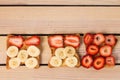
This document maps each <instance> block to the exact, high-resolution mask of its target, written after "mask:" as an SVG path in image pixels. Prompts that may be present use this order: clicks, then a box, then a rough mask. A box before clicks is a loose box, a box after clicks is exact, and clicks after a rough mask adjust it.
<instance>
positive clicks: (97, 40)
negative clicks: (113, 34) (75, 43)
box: [93, 33, 105, 45]
mask: <svg viewBox="0 0 120 80" xmlns="http://www.w3.org/2000/svg"><path fill="white" fill-rule="evenodd" d="M104 41H105V37H104V35H103V34H101V33H98V34H96V35H94V40H93V43H94V44H96V45H101V44H102V43H104Z"/></svg>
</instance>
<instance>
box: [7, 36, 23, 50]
mask: <svg viewBox="0 0 120 80" xmlns="http://www.w3.org/2000/svg"><path fill="white" fill-rule="evenodd" d="M8 44H9V45H13V46H16V47H18V48H21V47H22V45H23V37H22V36H10V37H9V38H8Z"/></svg>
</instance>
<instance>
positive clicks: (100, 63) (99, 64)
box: [93, 56, 105, 70]
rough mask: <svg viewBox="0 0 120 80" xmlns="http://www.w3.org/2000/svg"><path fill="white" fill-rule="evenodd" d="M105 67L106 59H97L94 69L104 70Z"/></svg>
mask: <svg viewBox="0 0 120 80" xmlns="http://www.w3.org/2000/svg"><path fill="white" fill-rule="evenodd" d="M104 65H105V59H104V58H103V57H101V56H99V57H97V58H95V60H94V62H93V67H94V68H95V69H97V70H99V69H102V68H103V67H104Z"/></svg>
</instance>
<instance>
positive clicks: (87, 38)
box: [84, 33, 93, 45]
mask: <svg viewBox="0 0 120 80" xmlns="http://www.w3.org/2000/svg"><path fill="white" fill-rule="evenodd" d="M92 42H93V34H90V33H87V34H85V36H84V43H85V44H86V45H89V44H91V43H92Z"/></svg>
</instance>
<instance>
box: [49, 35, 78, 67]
mask: <svg viewBox="0 0 120 80" xmlns="http://www.w3.org/2000/svg"><path fill="white" fill-rule="evenodd" d="M53 36H62V37H63V38H62V39H63V41H61V42H63V43H62V44H63V47H62V48H64V49H65V47H69V46H70V47H73V46H72V45H70V44H65V42H64V41H65V37H66V36H71V35H53ZM72 36H77V37H79V45H78V46H77V47H75V46H74V49H75V54H74V55H73V57H75V58H76V59H77V64H76V65H75V66H74V67H76V68H78V67H80V56H79V53H78V49H79V46H80V35H79V34H74V35H72ZM49 37H52V36H48V43H49V46H50V48H51V58H52V57H54V56H56V54H55V53H56V50H57V49H59V48H61V47H57V48H56V47H53V46H51V44H50V43H51V42H50V41H51V40H49V39H50V38H49ZM51 58H50V60H49V62H48V67H50V68H55V67H56V66H53V65H51V64H50V61H51ZM66 58H67V57H66ZM66 58H64V59H61V60H62V64H61V65H60V66H59V67H64V66H67V65H66ZM57 67H58V66H57ZM67 67H69V66H67Z"/></svg>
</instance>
